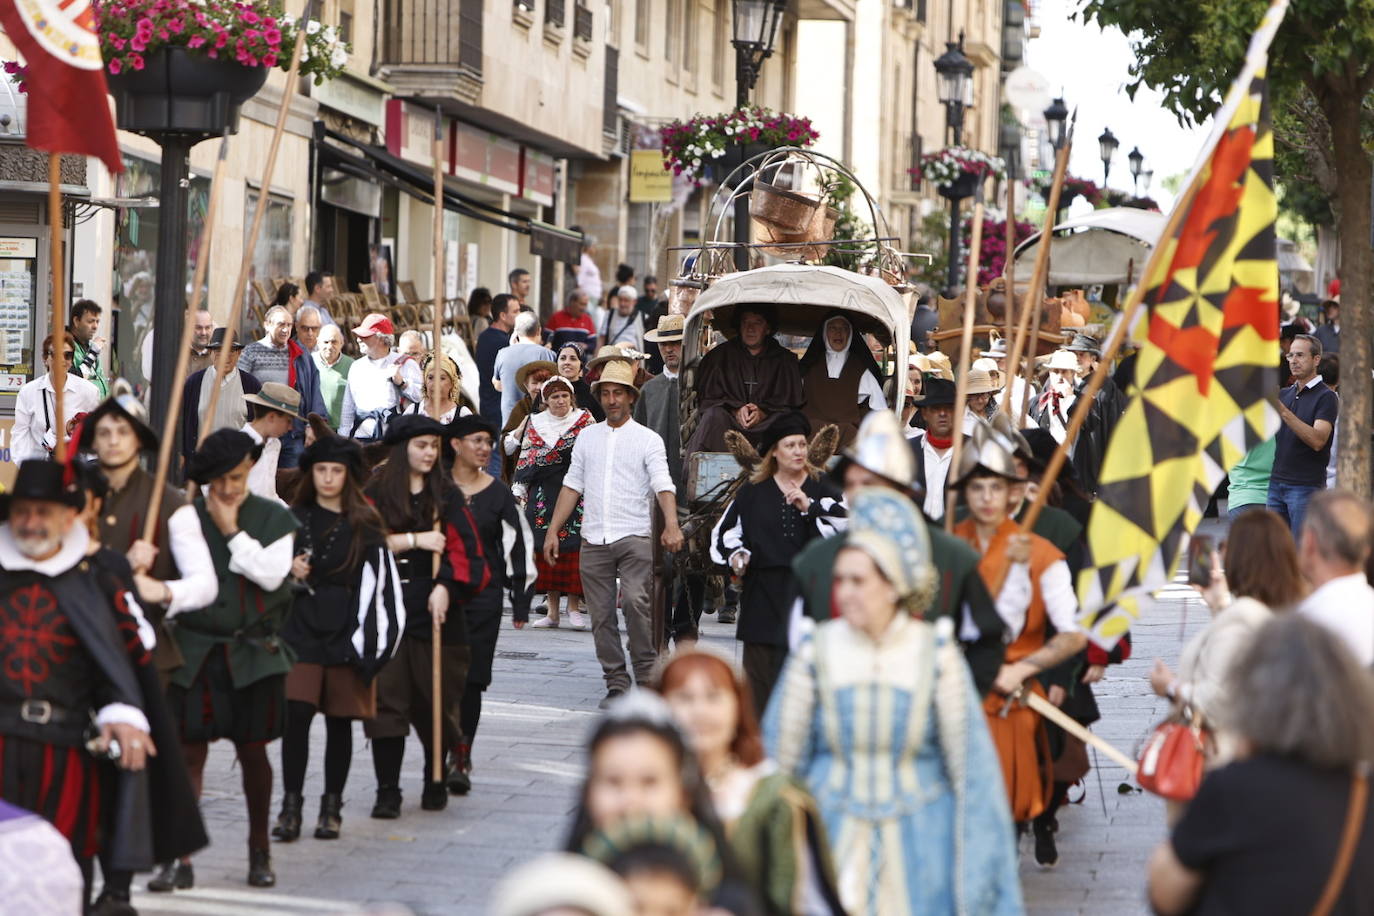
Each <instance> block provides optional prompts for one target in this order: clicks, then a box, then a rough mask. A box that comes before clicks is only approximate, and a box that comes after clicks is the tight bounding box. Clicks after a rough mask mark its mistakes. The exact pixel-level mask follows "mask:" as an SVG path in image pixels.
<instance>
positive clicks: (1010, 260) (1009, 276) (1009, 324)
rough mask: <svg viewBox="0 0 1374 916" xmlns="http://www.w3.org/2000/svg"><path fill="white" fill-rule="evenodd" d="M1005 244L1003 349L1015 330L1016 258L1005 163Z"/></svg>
mask: <svg viewBox="0 0 1374 916" xmlns="http://www.w3.org/2000/svg"><path fill="white" fill-rule="evenodd" d="M1006 229H1007V242H1006V249H1007V253H1006V262H1005V264H1004V265H1003V274H1004V275H1005V278H1006V284H1007V286H1006V295H1005V296H1004V297H1003V298H1002V317H1003V319H1005V322H1004V323H1005V325H1006V327H1005V329H1004V330H1003V333H1002V338H1003V340H1004V341H1005V342H1004V343H1003V344H1002V346H1003V348H1006V347H1009V346H1011V335H1012V334H1014V333H1015V330H1016V324H1015V322H1016V258H1014V257H1012V255H1013V254H1014V253H1015V251H1016V182H1015V181H1013V180H1012V177H1011V163H1010V162H1008V163H1007V225H1006Z"/></svg>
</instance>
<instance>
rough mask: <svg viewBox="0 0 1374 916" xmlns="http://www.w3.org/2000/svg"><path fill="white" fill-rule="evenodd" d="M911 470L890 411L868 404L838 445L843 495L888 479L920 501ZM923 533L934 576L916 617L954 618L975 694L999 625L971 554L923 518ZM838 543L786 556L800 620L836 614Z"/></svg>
mask: <svg viewBox="0 0 1374 916" xmlns="http://www.w3.org/2000/svg"><path fill="white" fill-rule="evenodd" d="M913 471H914V469H913V461H912V453H911V450H910V449H909V448H908V447H907V443H906V440H905V438H903V436H902V430H901V426H900V421H899V420H898V419H897V415H896V414H894V413H893V412H892V411H890V410H878V411H874V412H873V413H871V414H869V415H868V416H867V417H865V418H864V422H863V424H862V425H861V426H860V427H859V435H858V437H857V438H856V439H855V440H854V444H853V445H852V446H851V447H850V448H849V449H848V450H846V451H845V452H843V453H841V455H840V460H839V463H838V464H837V465H836V468H835V473H836V474H837V475H838V476H839V477H840V479H841V480H842V481H843V483H844V494H845V501H846V502H847V503H848V502H851V501H852V500H853V498H854V496H855V495H856V494H857V493H858V491H859V489H860V488H861V487H888V488H890V489H892V490H893V491H895V492H897V493H900V494H901V495H903V496H904V497H906V498H907V499H909V500H911V502H912V504H913V505H915V506H917V507H919V506H920V501H921V492H920V490H919V488H914V487H915V485H914V484H913V482H912V474H913ZM926 537H927V539H928V540H929V542H930V553H931V561H932V562H933V563H934V564H935V568H936V569H938V570H939V571H940V577H939V579H937V580H936V583H935V592H934V594H933V595H932V597H931V600H930V605H929V607H928V608H927V609H926V610H925V612H924V614H923V617H922V619H924V620H927V621H932V622H933V621H934V620H936V619H938V618H940V617H949V618H951V619H952V620H953V621H954V623H955V627H954V629H955V632H956V633H958V634H959V640H960V642H961V643H962V644H963V648H964V656H965V658H966V659H967V660H968V665H969V670H970V671H971V672H972V674H973V683H974V685H975V686H976V687H977V688H978V691H979V693H980V694H984V693H987V691H988V690H990V689H991V688H992V681H993V678H995V677H996V676H997V672H998V670H999V669H1000V668H1001V667H1002V658H1003V655H1004V654H1005V647H1004V645H1003V643H1002V634H1003V633H1004V632H1005V626H1004V625H1003V623H1002V618H1000V617H998V616H997V610H996V608H995V607H994V606H993V603H992V598H991V597H990V596H989V595H988V590H987V588H986V586H984V585H983V579H982V577H981V576H980V575H979V574H978V554H976V553H975V552H974V551H973V550H972V549H971V548H970V547H969V546H968V544H966V543H965V542H964V541H962V540H961V539H959V538H957V537H954V536H953V535H950V534H947V533H946V532H945V530H944V528H942V527H940V526H939V525H937V524H935V523H934V522H931V521H930V520H929V519H927V520H926ZM843 546H844V539H843V538H840V537H828V538H823V539H821V540H816V541H812V542H811V543H810V544H808V545H807V546H806V547H805V548H804V549H803V550H802V551H801V553H799V554H797V556H796V557H795V558H794V559H793V560H792V573H793V575H795V576H796V577H797V584H798V587H799V589H800V593H801V598H800V602H801V607H800V608H797V609H796V610H794V613H793V617H794V618H795V619H797V620H798V622H799V623H800V622H801V621H800V617H801V616H802V615H803V614H804V615H805V616H806V617H808V618H810V620H812V621H817V622H821V621H826V620H830V619H831V618H832V617H834V616H835V610H834V608H833V602H832V600H831V591H832V586H833V571H834V568H835V557H836V556H837V555H838V554H839V552H840V548H841V547H843ZM799 629H804V627H794V634H793V639H792V644H793V647H794V648H795V646H796V642H797V640H798V639H799V638H800V633H799V632H796V631H797V630H799Z"/></svg>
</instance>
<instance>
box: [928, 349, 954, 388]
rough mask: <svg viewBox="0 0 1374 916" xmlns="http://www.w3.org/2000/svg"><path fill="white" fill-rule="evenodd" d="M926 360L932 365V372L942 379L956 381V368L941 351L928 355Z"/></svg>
mask: <svg viewBox="0 0 1374 916" xmlns="http://www.w3.org/2000/svg"><path fill="white" fill-rule="evenodd" d="M926 360H927V361H928V362H929V363H930V371H931V372H933V373H935V374H936V375H938V376H939V377H940V378H943V379H949V380H950V381H951V382H952V381H954V367H953V366H952V365H950V362H949V357H948V356H946V355H945V354H944V353H941V352H940V351H939V350H936V351H935V352H934V353H927V354H926Z"/></svg>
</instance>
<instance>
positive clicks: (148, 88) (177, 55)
mask: <svg viewBox="0 0 1374 916" xmlns="http://www.w3.org/2000/svg"><path fill="white" fill-rule="evenodd" d="M107 81H108V83H109V86H110V92H111V93H112V94H113V95H114V99H115V120H116V121H117V122H118V124H119V127H120V128H121V129H123V130H131V131H135V132H137V133H144V134H151V135H157V134H163V133H179V134H195V135H200V136H205V137H214V136H220V135H222V134H224V133H233V132H234V131H236V130H237V129H238V117H239V106H240V105H242V104H243V103H244V102H246V101H248V100H249V99H251V98H252V97H253V96H255V95H257V93H258V90H260V89H261V88H262V85H263V83H265V82H267V69H266V68H264V67H242V66H239V65H238V64H236V63H234V62H233V61H229V60H212V59H210V58H208V57H206V56H204V55H203V54H192V53H191V52H189V51H187V50H186V49H185V48H159V49H158V50H156V51H153V52H152V53H150V54H147V55H145V56H144V62H143V66H142V67H141V68H140V69H138V70H127V71H124V72H122V73H119V74H111V75H109V76H108V77H107Z"/></svg>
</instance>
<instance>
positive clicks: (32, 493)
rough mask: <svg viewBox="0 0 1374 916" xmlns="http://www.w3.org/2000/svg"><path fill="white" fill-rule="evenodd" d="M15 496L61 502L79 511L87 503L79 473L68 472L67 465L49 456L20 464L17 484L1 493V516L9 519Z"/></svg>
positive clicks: (15, 479)
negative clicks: (79, 480)
mask: <svg viewBox="0 0 1374 916" xmlns="http://www.w3.org/2000/svg"><path fill="white" fill-rule="evenodd" d="M16 499H33V500H38V501H39V502H47V503H61V504H62V505H64V506H71V507H72V508H73V509H76V510H77V511H78V512H79V511H80V510H81V509H83V508H85V506H86V494H85V493H84V492H83V491H82V489H81V484H80V483H79V482H78V481H77V479H76V476H75V475H74V474H72V475H69V474H68V473H67V468H66V467H65V466H63V465H60V464H58V463H57V462H56V461H53V460H51V459H48V458H30V459H29V460H28V461H25V462H24V463H23V464H21V465H19V473H18V474H17V475H15V478H14V486H12V487H10V489H9V491H8V492H6V493H0V517H4V518H9V514H10V505H11V503H13V502H14V500H16Z"/></svg>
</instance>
